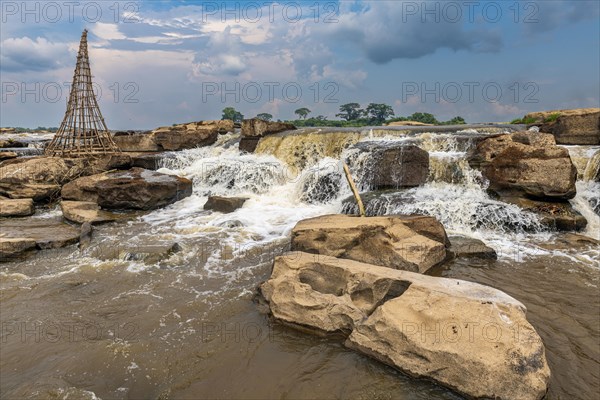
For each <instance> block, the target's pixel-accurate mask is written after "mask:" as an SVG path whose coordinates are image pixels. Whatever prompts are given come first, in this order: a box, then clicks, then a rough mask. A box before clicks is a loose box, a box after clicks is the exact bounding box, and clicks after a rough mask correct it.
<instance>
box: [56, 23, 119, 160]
mask: <svg viewBox="0 0 600 400" xmlns="http://www.w3.org/2000/svg"><path fill="white" fill-rule="evenodd" d="M117 152H119V148H118V147H117V145H116V144H115V142H114V141H113V140H112V136H111V134H110V132H109V131H108V128H107V127H106V123H105V122H104V118H103V117H102V113H101V112H100V107H98V102H97V101H96V96H95V95H94V89H93V86H92V73H91V71H90V60H89V57H88V46H87V30H84V31H83V34H82V35H81V42H80V43H79V53H77V65H76V66H75V73H74V75H73V85H72V86H71V94H70V95H69V102H68V104H67V111H66V113H65V117H64V119H63V121H62V124H61V125H60V128H59V129H58V131H57V132H56V135H55V136H54V139H52V141H51V142H50V144H49V145H48V147H46V155H50V156H60V157H85V156H93V155H99V154H111V153H117Z"/></svg>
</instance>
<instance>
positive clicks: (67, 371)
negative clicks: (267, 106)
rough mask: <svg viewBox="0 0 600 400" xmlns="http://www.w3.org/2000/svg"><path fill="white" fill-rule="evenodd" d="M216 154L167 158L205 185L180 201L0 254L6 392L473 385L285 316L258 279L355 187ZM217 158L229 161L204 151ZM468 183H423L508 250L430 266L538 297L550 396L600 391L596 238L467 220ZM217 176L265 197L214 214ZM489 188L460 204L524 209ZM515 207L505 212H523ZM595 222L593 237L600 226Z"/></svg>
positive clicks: (281, 391) (50, 394)
mask: <svg viewBox="0 0 600 400" xmlns="http://www.w3.org/2000/svg"><path fill="white" fill-rule="evenodd" d="M211 151H215V152H216V154H213V153H208V152H209V150H202V151H200V150H198V151H191V152H190V153H188V154H181V155H180V158H179V162H180V164H179V165H168V167H169V168H168V169H165V171H166V172H168V170H170V171H173V172H174V173H179V174H182V175H186V176H188V177H190V178H192V179H194V185H195V194H194V196H192V197H191V198H188V199H185V200H183V201H181V202H179V203H181V204H179V203H178V204H176V205H174V206H171V207H169V208H167V209H165V210H158V211H155V212H151V213H149V214H147V215H145V216H141V217H138V218H135V219H132V220H129V221H121V222H118V223H113V224H109V225H102V226H99V227H97V228H95V231H94V235H93V240H92V243H91V245H90V246H89V247H88V248H86V249H81V250H80V249H78V248H77V246H71V247H69V248H65V249H58V250H47V251H43V252H39V253H37V254H35V255H34V256H32V257H30V258H27V259H25V260H22V261H14V262H10V263H4V264H0V271H1V272H0V323H1V337H0V397H1V398H2V399H17V398H40V399H47V398H51V399H67V398H68V399H95V398H101V399H169V398H173V399H364V400H372V399H374V400H377V399H390V400H391V399H460V398H461V397H459V396H458V395H456V394H454V393H452V392H450V391H449V390H447V389H445V388H442V387H440V386H437V385H435V384H433V383H431V382H428V381H422V380H416V379H413V378H410V377H407V376H404V375H402V374H401V373H399V372H398V371H396V370H394V369H392V368H390V367H388V366H385V365H383V364H381V363H379V362H377V361H375V360H372V359H369V358H367V357H365V356H362V355H360V354H357V353H355V352H353V351H351V350H348V349H346V348H345V347H344V345H343V340H342V339H341V338H339V337H320V336H316V335H314V334H310V333H307V332H301V331H298V330H295V329H292V328H290V327H287V326H284V325H281V324H279V323H277V322H275V321H273V320H271V319H270V317H269V316H268V315H267V314H266V313H264V308H263V307H262V306H261V305H260V304H258V302H257V300H256V287H257V285H258V284H260V283H261V282H263V281H264V280H266V279H267V278H268V277H269V275H270V272H271V266H272V259H273V257H274V256H276V255H279V254H281V253H283V252H285V251H286V248H287V247H288V244H289V230H290V229H291V227H293V225H294V224H295V222H296V221H298V220H300V219H303V218H306V217H310V216H314V215H321V214H326V213H331V212H339V210H340V209H341V203H340V201H338V200H339V199H341V198H343V197H345V196H346V195H347V194H348V193H347V192H345V193H340V195H339V196H338V200H334V201H332V202H331V203H328V204H325V205H323V204H319V205H309V204H304V203H299V201H298V197H299V196H298V193H297V192H295V191H294V190H293V188H295V187H299V186H300V187H303V188H304V189H306V188H307V185H306V182H307V181H302V180H300V181H295V182H291V183H290V182H283V183H282V182H281V181H279V180H278V179H279V178H277V177H273V176H271V175H272V174H270V173H269V174H267V173H264V172H262V173H259V174H257V173H256V170H255V169H253V168H252V167H251V165H253V164H252V163H256V162H259V164H260V163H262V164H260V165H262V166H263V167H264V165H265V163H267V164H269V163H275V162H276V160H275V159H274V158H272V157H271V156H240V155H239V154H237V153H236V152H235V151H233V150H231V151H229V152H227V151H225V152H220V150H219V151H216V150H211ZM203 152H204V153H203ZM209 156H214V157H216V158H218V159H219V160H218V161H216V160H214V159H213V160H212V161H211V162H212V163H213V164H210V166H207V164H203V165H202V166H199V165H198V164H197V163H198V162H199V160H200V159H203V160H205V161H206V160H207V158H208V157H209ZM244 157H246V158H244ZM261 157H263V158H261ZM269 157H271V158H269ZM230 158H231V160H230ZM257 160H259V161H257ZM229 161H231V162H229ZM234 161H235V162H234ZM240 164H241V165H245V167H244V168H243V169H240V168H239V165H240ZM269 165H270V164H269ZM236 168H237V169H236ZM261 169H262V168H261ZM232 171H233V172H232ZM232 175H235V176H236V177H238V178H239V179H237V180H236V182H234V183H232V182H230V181H228V182H224V181H222V180H219V179H217V178H216V177H223V176H228V177H231V176H232ZM242 178H243V179H242ZM228 179H229V178H228ZM250 183H251V184H250ZM309 186H310V185H309ZM467 186H469V184H468V182H467V183H465V182H461V183H459V184H456V183H453V184H452V185H451V186H435V185H434V186H431V187H428V188H423V189H422V193H423V195H424V196H425V198H427V196H428V195H429V194H430V192H431V191H433V192H436V191H437V193H438V194H439V195H440V196H441V195H443V196H444V197H446V198H448V199H447V200H445V203H443V204H442V205H436V207H437V208H436V210H437V209H438V208H439V207H442V208H443V209H445V210H447V213H448V215H447V216H446V214H443V213H442V214H440V218H441V220H442V222H444V224H445V226H446V227H447V229H448V230H449V232H460V233H462V234H465V233H470V234H471V235H472V236H474V237H478V238H482V239H483V240H484V241H486V243H487V244H488V245H490V246H492V247H494V248H495V249H496V250H497V251H498V252H499V255H500V257H499V259H498V260H497V261H491V260H487V261H485V260H472V259H471V260H463V259H459V260H455V261H451V262H449V263H447V264H445V265H443V266H440V267H438V268H436V269H435V270H434V271H433V273H432V274H434V275H438V276H444V277H452V278H458V279H464V280H468V281H473V282H478V283H482V284H485V285H489V286H492V287H495V288H497V289H500V290H502V291H505V292H506V293H508V294H509V295H511V296H513V297H515V298H516V299H518V300H519V301H521V302H522V303H524V304H525V305H526V307H527V309H528V314H527V316H528V320H529V321H530V322H531V324H532V325H533V326H534V327H535V329H536V330H537V331H538V333H539V334H540V336H541V337H542V339H543V341H544V344H545V346H546V356H547V359H548V362H549V365H550V368H551V371H552V377H551V382H550V387H549V391H548V394H547V398H548V399H597V398H599V396H600V291H599V285H600V268H598V251H597V249H595V248H594V247H593V246H591V245H588V244H573V243H572V241H567V240H565V238H566V237H567V236H566V235H565V234H551V233H531V234H515V233H505V231H503V230H502V229H500V228H498V229H497V230H495V231H494V230H477V229H474V228H473V227H472V226H469V224H468V223H467V222H465V221H471V220H473V219H474V217H473V215H469V213H468V212H467V213H466V214H465V215H464V218H463V219H461V218H458V217H457V215H456V214H457V212H456V211H453V208H452V207H453V206H454V205H453V203H452V199H451V197H452V193H453V192H452V190H454V189H457V187H461V188H462V187H467ZM207 188H208V189H210V190H211V191H212V192H213V193H214V192H217V193H226V194H232V193H236V194H237V193H250V192H251V193H253V194H254V197H252V198H251V199H250V200H249V201H248V203H247V205H246V206H245V207H244V208H243V209H241V210H238V211H236V212H235V213H233V214H230V215H227V216H223V215H216V214H210V213H208V212H204V211H202V205H203V202H204V200H205V195H206V193H205V192H204V190H205V189H207ZM473 190H475V189H473ZM418 193H421V192H418ZM418 193H417V194H416V195H415V198H416V200H415V201H417V202H418V201H419V195H418ZM482 193H483V192H481V193H480V192H471V191H468V190H467V191H463V192H461V194H460V196H462V197H460V201H462V202H468V203H472V202H473V201H475V200H472V201H471V200H469V199H468V198H467V199H465V196H476V197H474V198H477V199H479V200H477V201H480V202H483V203H485V204H487V205H488V207H486V209H488V210H490V209H491V210H496V211H493V212H494V213H499V212H501V211H502V210H504V211H502V212H505V211H506V210H508V211H511V210H512V208H509V209H504V208H502V209H500V208H498V209H494V208H493V207H492V206H494V205H497V204H496V203H495V202H493V201H491V200H490V199H488V198H485V197H484V194H482ZM477 196H480V197H477ZM427 204H428V205H431V204H432V202H431V201H428V202H427ZM467 208H468V207H467V206H464V207H462V208H461V209H463V210H466V209H467ZM508 211H506V213H504V214H502V213H500V218H504V219H506V218H521V216H519V215H513V214H510V213H508ZM430 212H431V213H432V214H434V215H435V214H436V212H437V211H435V210H430ZM490 212H492V211H490ZM37 217H38V218H60V215H59V213H58V212H57V211H55V210H50V211H44V212H40V213H39V215H38V216H37ZM457 218H458V219H457ZM490 218H491V217H490ZM24 223H25V222H24ZM596 223H597V221H596ZM595 229H596V228H595V226H593V227H592V230H589V229H588V231H586V234H587V235H591V236H595V237H596V238H598V231H597V230H595ZM173 242H176V243H178V244H179V246H180V248H181V250H180V251H178V252H176V253H174V254H172V255H169V256H166V257H165V258H163V259H162V260H159V261H156V260H150V259H144V257H138V258H137V259H136V257H132V256H131V254H132V253H135V250H136V248H137V247H136V246H142V245H143V246H148V245H158V244H164V243H173Z"/></svg>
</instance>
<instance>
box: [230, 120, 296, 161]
mask: <svg viewBox="0 0 600 400" xmlns="http://www.w3.org/2000/svg"><path fill="white" fill-rule="evenodd" d="M295 129H296V127H295V126H294V125H292V124H287V123H284V122H273V121H263V120H262V119H258V118H253V119H245V120H244V121H243V122H242V138H241V139H240V144H239V148H240V150H241V151H245V152H248V153H253V152H254V150H256V146H258V142H259V140H260V139H261V138H263V137H265V136H267V135H272V134H275V133H279V132H284V131H290V130H295Z"/></svg>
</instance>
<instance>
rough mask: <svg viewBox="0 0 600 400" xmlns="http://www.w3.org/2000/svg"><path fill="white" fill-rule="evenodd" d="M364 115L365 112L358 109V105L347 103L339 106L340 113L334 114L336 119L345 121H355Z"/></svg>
mask: <svg viewBox="0 0 600 400" xmlns="http://www.w3.org/2000/svg"><path fill="white" fill-rule="evenodd" d="M363 115H365V110H363V109H362V108H360V104H358V103H348V104H343V105H341V106H340V113H339V114H335V116H336V117H340V118H342V119H345V120H346V121H355V120H357V119H359V118H360V117H362V116H363Z"/></svg>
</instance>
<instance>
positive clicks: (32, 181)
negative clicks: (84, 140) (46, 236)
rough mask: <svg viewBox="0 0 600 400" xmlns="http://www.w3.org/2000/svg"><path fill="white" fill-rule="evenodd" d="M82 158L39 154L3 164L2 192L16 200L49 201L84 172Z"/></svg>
mask: <svg viewBox="0 0 600 400" xmlns="http://www.w3.org/2000/svg"><path fill="white" fill-rule="evenodd" d="M85 170H86V166H85V161H84V160H82V159H63V158H58V157H39V158H30V159H24V160H22V161H21V160H19V162H15V163H11V164H8V165H3V166H0V195H4V196H7V197H10V198H14V199H24V198H30V199H33V200H35V201H43V200H48V199H50V198H52V197H54V196H57V195H58V194H59V193H60V187H61V185H63V184H64V183H66V182H69V181H70V180H72V179H74V178H76V177H78V176H81V175H82V174H84V173H85Z"/></svg>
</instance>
